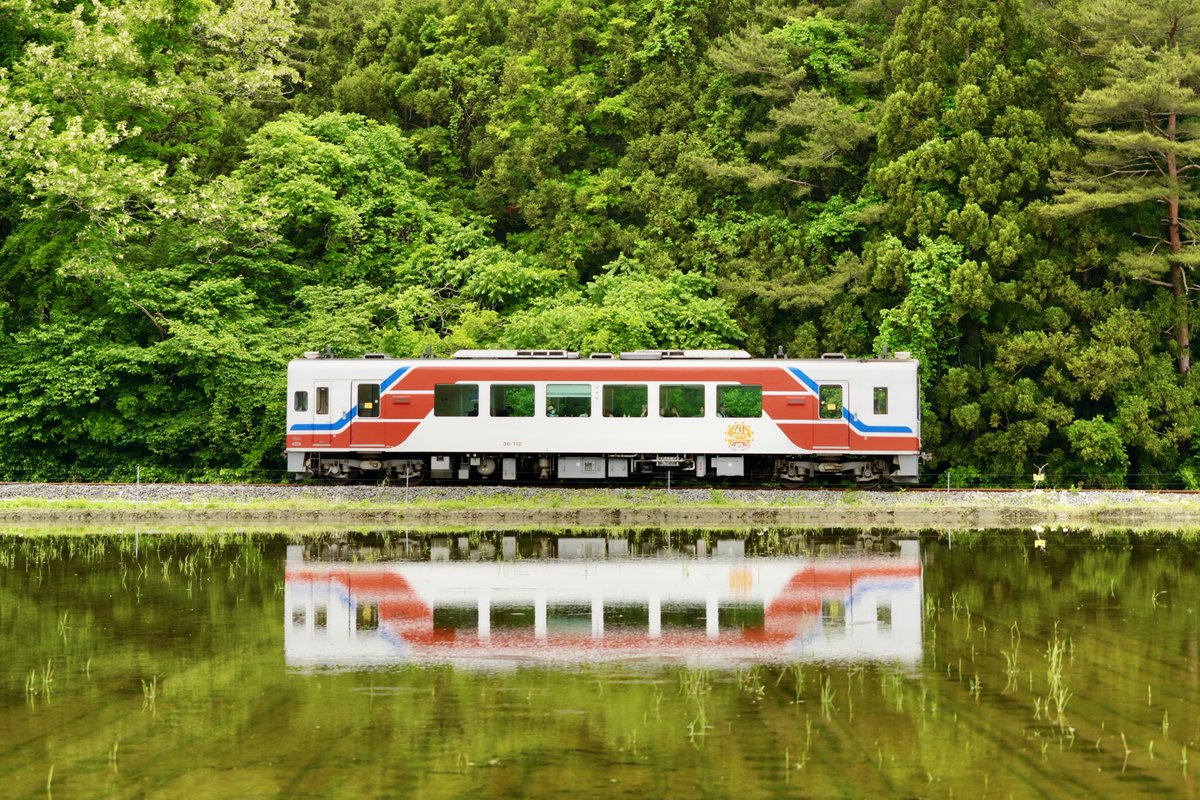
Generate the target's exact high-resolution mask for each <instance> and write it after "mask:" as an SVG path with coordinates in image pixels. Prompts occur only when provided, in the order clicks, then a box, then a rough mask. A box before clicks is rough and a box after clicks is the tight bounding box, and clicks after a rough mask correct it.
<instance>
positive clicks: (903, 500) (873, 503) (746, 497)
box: [0, 484, 1200, 532]
mask: <svg viewBox="0 0 1200 800" xmlns="http://www.w3.org/2000/svg"><path fill="white" fill-rule="evenodd" d="M130 525H133V526H139V527H140V526H171V527H178V526H185V525H193V526H201V527H205V528H214V527H217V526H220V527H224V528H226V529H228V528H230V527H241V526H252V527H254V528H256V529H260V528H267V529H287V530H295V529H297V528H299V529H305V530H331V529H337V528H362V527H364V526H365V527H371V528H383V527H386V528H396V529H410V530H443V529H472V528H475V529H477V528H503V529H508V530H523V529H535V528H536V529H546V528H562V527H568V528H587V529H595V528H684V527H686V528H712V529H716V528H726V529H737V528H761V527H789V528H813V529H822V528H824V529H853V528H872V529H874V528H891V529H896V530H938V529H964V528H965V529H988V528H996V529H1003V528H1009V529H1011V528H1024V529H1028V528H1039V527H1041V528H1088V529H1114V528H1120V529H1130V528H1134V529H1149V530H1180V529H1200V495H1191V494H1179V493H1167V492H1155V491H1100V490H1093V491H1073V490H1061V491H1059V490H1029V491H1023V492H1005V493H996V492H980V491H971V490H961V491H952V492H949V493H944V492H941V491H923V492H913V491H907V492H905V491H883V492H881V491H845V492H838V491H829V490H820V489H815V490H814V489H800V490H796V489H789V490H777V489H757V490H744V489H737V490H723V489H697V488H684V489H675V490H670V491H668V490H663V489H647V488H644V487H635V488H628V489H626V488H620V489H611V488H609V489H598V488H578V489H576V488H567V489H564V488H560V487H554V488H543V487H513V486H446V487H443V486H437V487H424V486H422V487H414V488H412V489H409V490H406V489H404V488H403V487H385V486H309V485H278V486H262V485H246V484H220V485H217V484H142V485H140V486H138V485H134V484H0V531H2V532H15V531H16V530H21V531H26V530H28V529H29V528H31V527H32V528H36V529H43V528H49V527H70V528H83V529H85V530H86V529H96V530H99V529H102V528H111V527H113V526H130Z"/></svg>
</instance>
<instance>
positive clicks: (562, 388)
mask: <svg viewBox="0 0 1200 800" xmlns="http://www.w3.org/2000/svg"><path fill="white" fill-rule="evenodd" d="M591 415H592V386H591V384H589V383H550V384H547V385H546V416H547V417H590V416H591Z"/></svg>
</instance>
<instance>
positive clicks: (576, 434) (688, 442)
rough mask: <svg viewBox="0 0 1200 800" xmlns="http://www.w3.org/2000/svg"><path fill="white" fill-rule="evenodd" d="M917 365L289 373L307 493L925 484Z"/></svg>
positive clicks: (471, 365) (727, 353) (558, 366)
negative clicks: (345, 487) (396, 484)
mask: <svg viewBox="0 0 1200 800" xmlns="http://www.w3.org/2000/svg"><path fill="white" fill-rule="evenodd" d="M919 367H920V365H919V362H918V361H917V360H916V359H914V358H912V357H911V356H910V355H909V354H908V353H903V352H898V353H895V354H893V355H891V356H889V357H885V358H870V359H855V358H846V357H845V356H842V355H841V354H836V353H829V354H825V355H824V356H822V357H821V358H813V359H790V358H787V357H785V356H783V354H779V355H778V356H776V357H775V358H752V357H751V356H750V354H749V353H747V352H745V351H744V350H636V351H632V352H625V353H618V354H608V353H593V354H591V355H590V356H587V357H581V356H580V354H579V353H576V352H572V351H565V350H460V351H458V352H457V353H455V354H454V355H453V356H452V357H450V358H432V357H426V358H414V359H399V358H391V357H389V356H387V355H385V354H382V353H369V354H366V355H364V356H363V357H361V358H334V357H332V356H331V355H330V354H329V353H328V352H326V353H324V354H322V353H319V352H308V353H305V354H304V357H303V358H298V359H294V360H292V361H291V362H290V363H289V366H288V377H287V384H288V407H287V422H286V424H287V429H286V457H287V468H288V471H289V472H292V473H294V474H295V475H297V476H299V477H315V478H322V479H334V480H347V479H352V478H379V479H393V480H398V481H403V482H406V483H415V482H419V481H422V480H425V479H429V480H434V481H449V482H484V483H486V482H497V483H530V482H532V483H537V482H565V483H605V484H610V483H618V484H619V483H627V482H639V481H641V482H646V481H651V480H662V479H666V480H668V481H670V480H672V479H674V480H677V481H681V480H686V481H688V482H700V483H714V484H715V483H721V482H724V483H729V482H779V483H781V484H783V485H790V486H798V485H803V484H806V483H809V482H812V481H815V480H818V479H821V478H836V479H839V480H844V481H846V480H848V481H853V482H854V483H855V484H859V485H874V484H878V483H881V482H888V483H893V484H915V483H917V482H918V480H919V477H920V476H919V467H920V463H921V460H922V455H921V402H920V380H919Z"/></svg>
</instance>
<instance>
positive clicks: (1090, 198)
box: [1046, 0, 1200, 374]
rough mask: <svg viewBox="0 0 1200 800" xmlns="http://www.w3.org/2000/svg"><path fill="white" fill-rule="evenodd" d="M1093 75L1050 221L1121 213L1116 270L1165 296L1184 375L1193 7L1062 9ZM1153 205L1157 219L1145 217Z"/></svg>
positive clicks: (1198, 61) (1198, 63)
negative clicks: (1077, 154) (1122, 235)
mask: <svg viewBox="0 0 1200 800" xmlns="http://www.w3.org/2000/svg"><path fill="white" fill-rule="evenodd" d="M1067 13H1068V14H1069V16H1070V18H1071V19H1073V20H1076V21H1077V24H1078V27H1079V30H1080V31H1081V33H1082V34H1083V35H1084V36H1085V37H1086V41H1087V51H1086V52H1087V54H1088V55H1089V56H1090V57H1092V58H1093V59H1095V60H1096V63H1097V65H1098V67H1099V74H1098V76H1097V79H1096V80H1095V82H1094V85H1092V86H1090V87H1089V88H1088V89H1087V90H1086V91H1085V92H1083V94H1082V95H1081V96H1080V98H1079V100H1078V101H1077V102H1076V103H1075V104H1074V106H1073V109H1072V114H1073V119H1074V121H1075V122H1076V123H1077V124H1078V125H1079V126H1080V128H1079V131H1078V133H1077V135H1078V137H1079V139H1080V141H1081V144H1082V146H1083V148H1084V155H1083V162H1082V164H1081V165H1080V168H1079V169H1078V170H1075V171H1073V172H1064V173H1062V174H1061V175H1060V176H1059V182H1060V185H1061V187H1062V189H1063V192H1062V194H1061V195H1059V196H1058V198H1057V203H1056V205H1054V206H1051V207H1049V208H1047V209H1046V213H1047V214H1048V215H1050V216H1067V215H1078V214H1084V213H1090V212H1102V211H1107V210H1112V209H1119V208H1122V209H1124V208H1127V209H1128V211H1129V212H1132V215H1133V216H1130V217H1128V219H1129V221H1130V223H1132V224H1131V225H1130V227H1129V229H1128V230H1129V233H1130V235H1131V238H1137V239H1142V240H1145V241H1146V242H1147V243H1146V244H1145V245H1143V246H1141V247H1136V248H1125V249H1124V250H1123V251H1122V252H1121V254H1120V256H1119V263H1120V264H1121V266H1122V267H1123V269H1124V272H1125V273H1126V274H1127V275H1129V276H1130V277H1132V278H1135V279H1137V280H1141V281H1145V282H1147V283H1149V284H1151V285H1154V286H1160V287H1165V288H1168V289H1170V290H1171V293H1172V295H1173V297H1174V300H1175V313H1174V319H1173V328H1174V341H1175V347H1176V351H1177V352H1176V354H1175V355H1176V365H1177V369H1178V371H1179V372H1180V373H1181V374H1186V373H1187V372H1188V371H1189V370H1190V369H1191V340H1190V333H1189V330H1190V325H1189V322H1190V320H1189V315H1190V304H1189V300H1188V292H1189V291H1190V286H1189V280H1188V275H1189V273H1190V272H1191V271H1192V270H1194V269H1195V268H1196V267H1197V266H1198V265H1200V247H1197V231H1196V226H1195V222H1194V221H1193V220H1192V219H1190V218H1189V217H1188V215H1187V212H1188V211H1189V209H1191V208H1193V207H1194V206H1195V203H1196V200H1197V195H1196V192H1195V191H1194V190H1193V189H1192V188H1191V186H1190V184H1191V181H1192V177H1193V174H1194V173H1195V171H1196V170H1198V169H1200V138H1198V135H1200V3H1198V2H1196V0H1080V2H1079V4H1078V6H1077V7H1071V8H1069V9H1068V10H1067ZM1152 204H1156V205H1158V206H1160V207H1161V209H1162V211H1161V212H1151V211H1149V210H1148V209H1147V207H1148V206H1152Z"/></svg>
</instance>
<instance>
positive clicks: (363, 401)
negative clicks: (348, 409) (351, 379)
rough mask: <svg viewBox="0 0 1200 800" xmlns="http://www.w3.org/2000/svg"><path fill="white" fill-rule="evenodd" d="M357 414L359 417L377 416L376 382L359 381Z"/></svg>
mask: <svg viewBox="0 0 1200 800" xmlns="http://www.w3.org/2000/svg"><path fill="white" fill-rule="evenodd" d="M358 415H359V416H360V417H378V416H379V384H378V383H360V384H359V385H358Z"/></svg>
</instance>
